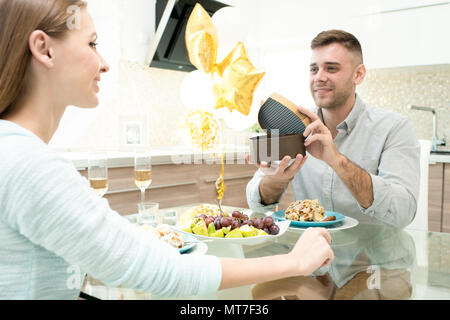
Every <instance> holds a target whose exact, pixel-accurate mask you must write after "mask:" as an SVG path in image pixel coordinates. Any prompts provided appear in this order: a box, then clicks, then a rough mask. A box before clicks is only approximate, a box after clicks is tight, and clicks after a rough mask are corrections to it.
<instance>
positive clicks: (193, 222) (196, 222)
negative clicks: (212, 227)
mask: <svg viewBox="0 0 450 320" xmlns="http://www.w3.org/2000/svg"><path fill="white" fill-rule="evenodd" d="M201 222H205V221H204V220H203V219H202V218H194V219H192V221H191V229H192V228H194V227H195V226H196V225H197V224H198V223H201Z"/></svg>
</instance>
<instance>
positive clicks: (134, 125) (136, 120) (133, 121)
mask: <svg viewBox="0 0 450 320" xmlns="http://www.w3.org/2000/svg"><path fill="white" fill-rule="evenodd" d="M117 132H118V133H119V141H120V149H121V150H123V151H133V150H134V149H135V148H136V147H142V146H147V145H148V143H149V139H148V120H147V118H146V117H145V116H142V115H131V116H122V117H120V119H119V128H118V130H117Z"/></svg>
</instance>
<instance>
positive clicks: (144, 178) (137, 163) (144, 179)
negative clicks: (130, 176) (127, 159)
mask: <svg viewBox="0 0 450 320" xmlns="http://www.w3.org/2000/svg"><path fill="white" fill-rule="evenodd" d="M134 182H135V183H136V186H137V187H138V188H139V189H140V190H141V203H144V201H145V190H146V189H147V188H148V187H149V186H150V184H151V183H152V157H151V155H150V152H148V151H139V152H136V153H135V155H134Z"/></svg>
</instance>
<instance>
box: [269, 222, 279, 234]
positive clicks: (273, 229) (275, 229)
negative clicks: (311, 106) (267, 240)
mask: <svg viewBox="0 0 450 320" xmlns="http://www.w3.org/2000/svg"><path fill="white" fill-rule="evenodd" d="M269 231H270V233H269V234H271V235H274V236H275V235H277V234H278V233H279V232H280V227H278V226H277V225H276V224H275V223H274V224H273V225H271V226H270V228H269Z"/></svg>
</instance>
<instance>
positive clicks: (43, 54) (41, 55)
mask: <svg viewBox="0 0 450 320" xmlns="http://www.w3.org/2000/svg"><path fill="white" fill-rule="evenodd" d="M28 45H29V47H30V51H31V54H32V56H33V58H34V59H36V61H38V62H39V63H41V64H42V65H44V66H45V67H47V68H52V67H53V63H54V61H53V59H54V54H53V53H54V51H53V48H51V47H50V45H51V39H50V37H49V36H48V35H47V34H46V33H45V32H43V31H41V30H35V31H33V32H32V33H31V35H30V38H29V40H28Z"/></svg>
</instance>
